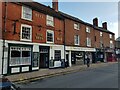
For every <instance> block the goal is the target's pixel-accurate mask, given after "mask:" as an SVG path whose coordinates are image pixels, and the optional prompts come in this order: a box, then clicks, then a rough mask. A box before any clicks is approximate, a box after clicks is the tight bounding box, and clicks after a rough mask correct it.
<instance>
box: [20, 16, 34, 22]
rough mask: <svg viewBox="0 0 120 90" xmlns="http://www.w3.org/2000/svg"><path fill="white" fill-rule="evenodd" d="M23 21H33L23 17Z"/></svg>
mask: <svg viewBox="0 0 120 90" xmlns="http://www.w3.org/2000/svg"><path fill="white" fill-rule="evenodd" d="M21 19H23V20H27V21H30V22H32V21H33V20H32V19H27V18H23V17H21Z"/></svg>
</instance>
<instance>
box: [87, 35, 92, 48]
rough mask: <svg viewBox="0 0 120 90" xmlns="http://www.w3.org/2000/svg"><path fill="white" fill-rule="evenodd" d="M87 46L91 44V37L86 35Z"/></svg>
mask: <svg viewBox="0 0 120 90" xmlns="http://www.w3.org/2000/svg"><path fill="white" fill-rule="evenodd" d="M87 46H88V47H90V46H91V39H90V38H88V37H87Z"/></svg>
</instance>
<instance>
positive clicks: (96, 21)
mask: <svg viewBox="0 0 120 90" xmlns="http://www.w3.org/2000/svg"><path fill="white" fill-rule="evenodd" d="M93 25H94V26H97V27H98V18H94V19H93Z"/></svg>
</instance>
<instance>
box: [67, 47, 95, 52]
mask: <svg viewBox="0 0 120 90" xmlns="http://www.w3.org/2000/svg"><path fill="white" fill-rule="evenodd" d="M66 50H73V51H93V52H95V51H96V49H95V48H84V47H66Z"/></svg>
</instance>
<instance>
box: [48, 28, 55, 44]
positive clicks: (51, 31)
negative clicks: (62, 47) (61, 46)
mask: <svg viewBox="0 0 120 90" xmlns="http://www.w3.org/2000/svg"><path fill="white" fill-rule="evenodd" d="M47 32H49V33H51V34H52V35H53V42H50V41H48V40H47ZM46 42H47V43H54V31H53V30H47V31H46Z"/></svg>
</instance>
